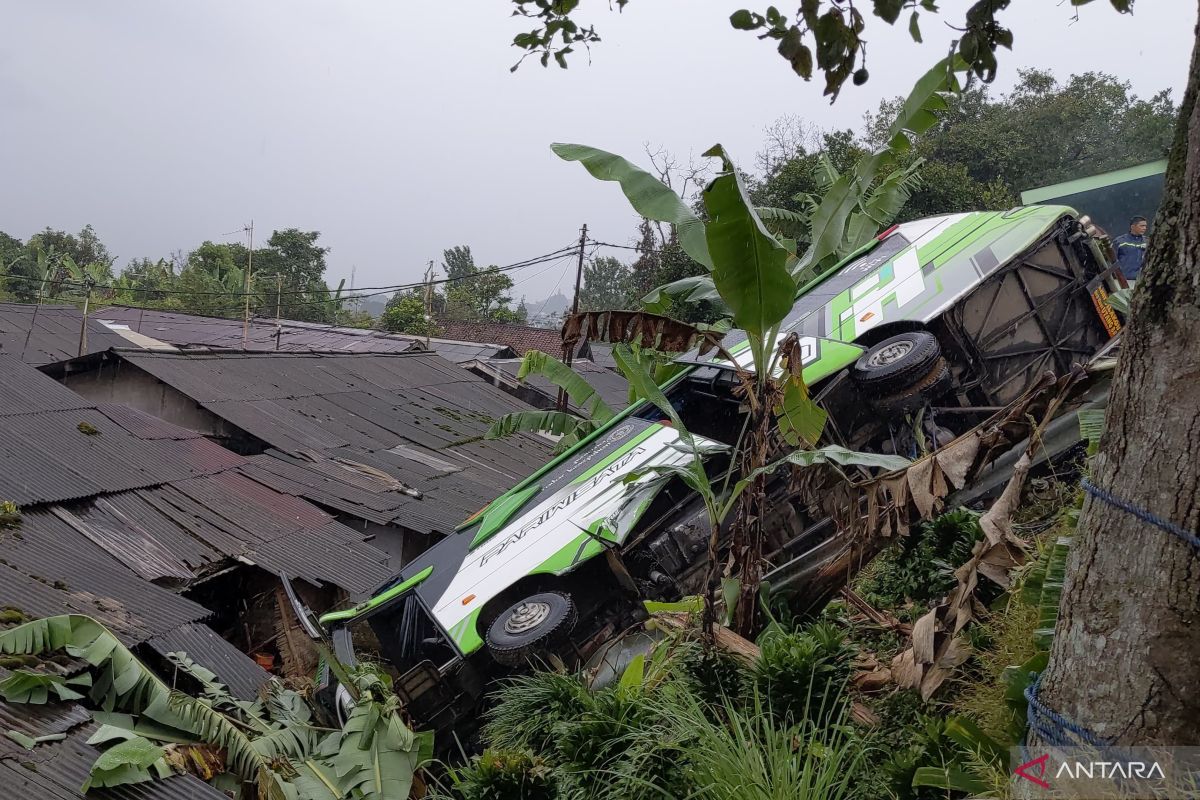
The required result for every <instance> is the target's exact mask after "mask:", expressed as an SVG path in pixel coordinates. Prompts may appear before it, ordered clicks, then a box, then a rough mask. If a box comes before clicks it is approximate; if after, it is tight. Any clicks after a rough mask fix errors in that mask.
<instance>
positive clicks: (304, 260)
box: [0, 225, 369, 324]
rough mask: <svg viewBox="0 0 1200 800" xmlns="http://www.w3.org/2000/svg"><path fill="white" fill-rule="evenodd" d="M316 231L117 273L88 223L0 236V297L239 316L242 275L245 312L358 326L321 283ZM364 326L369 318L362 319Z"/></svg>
mask: <svg viewBox="0 0 1200 800" xmlns="http://www.w3.org/2000/svg"><path fill="white" fill-rule="evenodd" d="M320 236H321V234H320V233H319V232H318V231H302V230H299V229H297V228H287V229H284V230H277V231H274V232H273V233H272V234H271V236H270V237H269V238H268V239H267V242H266V245H265V246H263V247H257V248H255V249H254V251H253V254H251V252H250V251H249V250H248V249H247V248H246V247H245V246H244V245H242V244H238V243H234V244H224V243H222V244H217V243H214V242H210V241H206V242H204V243H202V244H201V245H200V246H199V247H197V248H196V249H194V250H192V251H190V252H183V251H179V252H176V253H173V254H172V255H171V256H170V257H168V258H159V259H151V258H134V259H132V260H130V261H129V263H128V264H126V266H125V267H124V268H123V269H122V270H121V271H120V272H119V273H117V272H115V269H114V265H115V261H116V259H115V258H114V257H113V256H112V255H111V254H110V253H109V251H108V248H107V247H106V246H105V245H104V243H103V242H102V241H101V240H100V238H99V236H98V235H97V234H96V231H95V230H94V229H93V228H92V226H91V225H87V226H85V227H84V228H83V230H81V231H79V233H77V234H72V233H67V232H66V231H61V230H53V229H51V228H46V229H45V230H43V231H41V232H39V233H35V234H33V235H32V236H30V237H29V238H28V239H27V240H25V241H21V240H20V239H18V238H16V237H14V236H12V235H10V234H7V233H3V232H0V293H2V294H3V296H4V297H6V298H7V299H10V300H16V301H19V302H26V303H33V302H38V301H42V302H78V301H79V300H80V299H82V297H83V296H84V295H90V298H91V301H92V302H93V303H94V304H96V305H97V306H98V305H103V304H124V305H131V306H142V307H146V308H154V309H161V310H165V311H182V312H186V313H191V314H203V315H206V316H215V317H230V318H236V317H241V316H242V314H243V313H244V309H245V297H246V288H245V287H246V269H247V268H248V267H251V264H250V262H251V255H253V264H252V267H251V272H250V282H249V284H250V310H251V313H252V314H254V315H258V316H272V317H273V316H275V315H276V313H278V314H279V315H280V316H282V317H285V318H288V319H298V320H303V321H309V322H340V323H344V324H347V323H348V324H353V323H355V322H362V320H360V319H358V318H356V315H355V314H354V313H353V312H350V311H347V310H346V308H345V305H346V299H345V298H343V296H342V290H341V286H339V287H338V288H336V289H331V288H330V287H329V286H328V285H327V284H326V282H325V277H324V276H325V270H326V263H325V254H326V253H328V252H329V249H328V248H326V247H322V246H320V245H319V244H318V240H319V239H320ZM367 321H368V322H369V318H368V320H367Z"/></svg>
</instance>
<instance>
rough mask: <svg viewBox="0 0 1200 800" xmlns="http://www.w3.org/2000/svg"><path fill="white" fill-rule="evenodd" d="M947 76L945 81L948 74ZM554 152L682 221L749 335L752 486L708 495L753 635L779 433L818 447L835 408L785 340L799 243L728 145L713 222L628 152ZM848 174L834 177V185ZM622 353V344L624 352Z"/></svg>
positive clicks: (666, 217)
mask: <svg viewBox="0 0 1200 800" xmlns="http://www.w3.org/2000/svg"><path fill="white" fill-rule="evenodd" d="M938 74H939V75H941V76H942V77H943V78H944V76H945V70H944V69H943V70H942V71H941V72H939V73H938ZM553 149H554V151H555V152H556V153H557V154H558V155H559V156H560V157H562V158H564V159H567V160H572V161H580V162H581V163H582V164H583V166H584V167H585V168H586V169H587V170H588V171H589V172H590V173H591V174H592V175H594V176H596V177H598V178H600V179H602V180H609V181H616V182H617V183H619V184H620V186H621V189H622V190H623V192H624V194H625V195H626V197H627V198H628V199H629V200H630V202H631V204H632V205H633V206H634V209H635V210H637V211H638V213H640V214H642V215H643V216H647V217H650V218H651V219H660V220H661V221H664V222H671V223H673V224H675V225H677V226H678V228H679V231H680V234H679V237H680V242H681V244H682V245H683V247H684V248H685V250H687V252H688V253H689V254H690V255H691V256H692V257H693V258H694V259H696V260H697V261H699V262H700V263H702V264H705V265H706V266H707V267H708V268H709V274H708V275H707V276H704V278H706V279H707V281H708V283H709V284H710V288H707V289H705V290H704V291H707V292H712V293H715V294H716V295H717V296H718V297H719V298H720V300H721V301H722V302H723V303H724V305H725V306H726V307H727V308H728V309H729V312H730V316H731V317H732V322H733V325H734V327H736V328H739V329H740V330H741V331H743V332H744V334H745V336H746V344H747V348H748V353H749V363H748V364H741V365H740V366H738V368H737V369H738V376H739V378H740V381H741V384H742V392H743V397H744V399H745V405H746V408H747V419H746V422H745V426H744V428H743V433H742V435H741V438H740V439H739V441H738V443H737V446H736V448H735V456H734V462H735V463H734V468H735V470H736V472H737V473H738V474H740V475H742V476H745V477H744V479H743V480H745V481H747V482H746V483H745V484H742V485H741V486H740V488H739V489H738V491H737V492H736V493H735V495H736V496H735V497H734V499H735V500H736V504H735V503H726V504H724V505H712V504H709V499H710V498H708V497H707V496H706V504H707V505H708V506H709V512H710V523H711V524H713V537H714V545H713V548H712V549H713V550H715V537H716V535H717V525H718V524H719V523H720V522H721V521H722V519H723V516H724V514H727V513H730V511H733V510H736V515H735V517H734V520H733V524H732V530H733V545H732V564H731V574H730V575H728V576H726V577H728V578H733V579H736V580H737V581H738V582H739V584H740V587H741V588H740V597H739V599H738V601H737V614H738V616H737V618H736V622H737V625H736V627H737V629H738V630H739V631H741V632H742V633H744V634H748V633H749V632H750V631H751V630H752V629H753V628H754V627H755V623H756V620H755V617H756V613H757V603H755V602H753V598H754V597H755V596H756V595H757V592H758V586H759V583H760V581H761V576H762V561H763V559H762V544H763V534H764V531H763V519H764V517H765V513H764V512H765V508H764V507H763V506H764V498H765V480H766V476H767V474H768V473H769V472H770V471H773V469H771V470H768V469H766V468H767V467H768V466H771V465H770V464H769V461H770V457H771V450H772V443H771V434H772V431H774V430H778V431H779V432H780V433H781V434H782V435H783V437H784V439H785V440H786V441H787V443H788V444H789V445H790V446H791V447H793V448H804V449H806V450H812V449H814V448H816V447H817V444H818V441H819V439H820V437H821V433H822V430H823V428H824V425H825V412H824V411H823V410H822V409H820V408H819V407H818V406H817V405H816V404H815V403H813V402H812V400H811V399H810V398H809V396H808V387H807V386H806V385H805V383H804V377H803V368H802V363H801V357H800V350H799V346H798V341H797V338H796V337H795V335H791V336H789V337H788V339H787V340H785V341H783V342H779V341H778V336H779V326H780V323H782V321H783V320H784V318H785V317H786V316H787V314H788V312H789V311H791V309H792V305H793V303H794V298H795V295H796V291H797V281H796V277H795V270H794V267H795V264H796V263H797V259H796V257H795V253H794V245H792V248H791V249H789V244H790V243H789V242H787V241H785V240H783V239H781V238H780V237H777V236H776V235H774V234H773V233H772V232H771V231H770V230H769V229H768V227H767V226H766V224H765V223H764V221H763V220H762V218H761V217H760V216H759V214H758V213H757V211H756V210H755V208H754V206H753V204H752V203H751V202H750V198H749V195H748V193H747V191H746V188H745V186H744V184H743V183H742V179H741V177H740V175H739V174H738V171H737V170H736V168H735V167H734V164H733V161H732V159H731V158H730V157H729V155H728V153H726V151H725V150H724V148H723V147H721V146H720V145H716V146H715V147H713V148H711V149H710V150H708V151H707V152H706V153H705V155H706V156H708V157H712V158H716V159H719V160H720V164H721V166H720V171H719V172H718V173H717V175H716V177H715V178H714V179H713V180H712V182H711V183H710V184H709V185H708V186H707V187H706V188H705V190H704V193H703V195H702V199H703V204H704V209H705V211H706V213H707V217H708V219H707V221H703V222H702V221H700V220H699V218H697V217H695V215H694V214H693V213H692V211H691V210H690V209H688V208H687V207H686V206H685V205H684V204H683V203H682V202H681V201H679V198H678V197H676V196H675V194H674V192H673V191H671V190H670V189H669V188H668V187H666V186H665V185H663V184H662V183H660V182H659V181H658V180H657V179H655V178H653V176H651V175H649V174H648V173H646V172H644V171H642V170H640V169H638V168H637V167H635V166H634V165H632V164H631V163H629V162H628V161H626V160H624V159H622V158H620V157H618V156H614V155H612V154H611V153H606V152H604V151H601V150H596V149H594V148H589V147H586V146H583V145H554V148H553ZM840 180H842V179H841V178H839V179H835V180H834V183H833V188H836V187H837V186H838V182H839V181H840ZM868 183H869V181H868ZM831 191H832V189H831ZM656 214H657V216H655V215H656ZM815 218H816V217H814V219H815ZM701 233H702V234H703V236H702V237H701V235H700V234H701ZM693 298H694V294H693ZM618 353H619V351H618V350H614V356H616V355H617V354H618ZM618 363H621V361H620V360H618ZM734 363H735V365H736V364H737V363H738V362H736V361H735V362H734ZM623 371H625V369H624V367H623ZM626 377H627V378H629V379H630V382H631V385H633V386H634V387H635V388H640V391H641V393H642V396H643V397H646V398H647V399H650V400H652V401H653V402H655V403H656V404H658V405H660V407H662V408H663V411H664V413H668V414H672V413H673V412H669V411H667V408H666V407H663V406H662V405H661V404H660V400H661V392H660V391H657V386H653V387H651V386H650V385H649V384H648V383H647V382H646V381H645V380H643V379H641V378H635V371H634V370H632V368H630V374H627V375H626ZM651 383H652V382H651ZM664 402H665V401H664ZM667 405H668V406H669V404H667ZM672 419H673V420H675V419H676V417H675V416H672ZM682 436H683V434H682V433H681V437H682ZM686 441H687V440H685V442H686ZM693 471H694V472H695V474H694V475H692V476H691V479H690V480H689V479H687V478H685V480H688V482H689V485H692V486H693V488H695V487H696V486H698V485H699V484H700V483H701V482H702V479H701V475H702V474H703V469H702V468H701V467H700V466H699V465H695V466H694V470H693ZM681 477H682V476H681ZM698 491H699V490H698ZM710 494H711V493H710ZM702 496H705V495H704V493H703V492H702ZM717 512H720V513H717ZM715 555H716V554H715V552H710V557H711V558H710V565H712V566H713V569H714V571H713V573H712V574H710V577H709V582H708V593H707V594H708V609H709V612H708V614H707V615H706V616H707V619H708V620H709V621H710V622H711V619H712V612H711V609H712V605H713V598H714V597H715V589H716V584H717V583H718V581H719V578H720V576H719V575H718V574H717V573H716V571H715V567H716V558H715Z"/></svg>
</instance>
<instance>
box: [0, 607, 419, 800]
mask: <svg viewBox="0 0 1200 800" xmlns="http://www.w3.org/2000/svg"><path fill="white" fill-rule="evenodd" d="M59 651H65V652H66V653H67V654H69V655H71V656H74V657H76V658H81V659H83V660H84V661H86V662H87V664H88V666H89V669H88V670H87V671H86V672H83V673H81V674H79V675H76V676H74V677H70V678H64V677H61V676H58V675H54V674H48V673H44V672H35V671H32V670H28V669H17V670H14V671H13V672H12V674H11V675H10V676H9V677H7V678H6V679H4V680H3V681H0V697H3V698H4V700H5V701H7V702H9V703H33V704H42V703H46V702H51V701H56V700H72V701H78V702H81V703H84V704H85V705H87V706H88V707H89V708H92V709H93V711H92V715H93V717H94V718H95V719H96V720H97V721H98V722H100V723H101V727H100V729H99V730H98V731H97V732H96V734H95V735H94V736H93V737H92V738H91V739H90V740H89V743H90V744H94V745H98V746H99V745H109V747H108V749H106V750H105V751H104V752H103V754H102V755H101V756H100V758H99V759H98V760H97V761H96V763H95V764H94V765H93V767H92V769H91V772H90V775H89V778H88V782H87V784H85V786H84V791H86V790H87V789H88V788H90V787H101V786H116V785H121V784H127V783H139V782H143V781H148V780H153V779H155V778H156V777H165V776H167V775H170V774H173V773H174V772H176V771H179V770H180V769H181V768H183V767H184V765H185V764H186V765H187V766H188V768H189V769H190V771H193V772H196V773H197V774H199V775H200V777H202V778H204V779H206V780H209V781H210V782H211V783H213V784H214V785H216V786H218V787H220V788H222V789H223V790H227V791H233V792H236V793H238V794H239V796H240V797H243V798H247V800H249V798H252V797H253V798H258V799H259V800H343V799H349V798H355V799H361V800H395V799H397V798H398V799H400V800H403V798H406V797H408V796H409V792H410V789H411V788H412V785H413V780H414V776H415V773H416V770H417V769H418V767H419V766H420V765H421V764H422V763H423V762H424V761H426V760H428V758H429V756H430V755H431V750H432V747H431V739H430V738H429V737H428V736H425V735H421V734H415V733H413V732H412V731H411V730H409V729H408V727H407V726H406V725H405V724H404V722H403V719H402V717H401V714H400V701H399V699H398V698H397V697H396V695H395V694H394V693H393V692H392V691H391V688H390V680H389V679H387V678H386V676H384V675H381V674H380V673H378V672H376V671H375V670H373V669H371V668H369V667H368V668H362V669H359V670H356V671H355V672H354V673H352V674H351V675H350V687H349V688H351V690H352V695H353V696H354V698H355V702H354V706H353V709H352V711H351V714H350V718H349V719H348V720H347V722H346V725H345V727H344V728H343V729H341V730H334V731H331V732H326V730H325V729H322V728H319V727H317V726H316V724H315V723H314V722H313V720H312V714H311V711H310V709H309V707H308V705H307V703H306V701H305V700H304V698H303V697H302V696H301V695H299V694H298V693H296V692H294V691H292V690H290V689H286V688H284V686H283V685H282V683H281V682H280V681H278V680H277V679H272V680H271V681H270V682H269V683H268V684H267V686H266V688H265V690H264V695H263V699H261V700H257V701H254V702H248V701H244V700H239V699H237V698H234V697H233V696H232V695H230V693H229V691H228V689H226V688H225V686H224V685H222V684H221V683H219V682H218V680H217V677H216V675H214V674H213V673H212V672H210V671H208V670H207V669H205V668H203V667H201V666H199V665H198V664H195V663H194V662H193V661H191V659H189V658H187V656H186V654H183V653H173V654H170V655H169V656H168V658H169V660H170V661H171V663H172V665H173V666H174V667H175V669H176V670H177V671H178V672H179V673H182V674H185V675H188V676H190V677H191V678H192V679H193V680H194V681H195V682H196V683H197V684H198V685H199V686H200V691H199V693H198V696H196V697H192V696H189V695H186V694H184V693H182V692H180V691H178V690H176V689H173V688H172V687H171V686H168V685H167V684H166V683H165V682H164V681H163V680H162V679H161V678H160V677H159V676H158V675H157V674H155V673H154V672H153V671H152V670H150V669H149V668H148V667H147V666H146V665H145V664H143V663H142V662H141V661H140V660H138V658H137V657H136V656H134V654H133V653H132V652H130V650H129V649H128V648H126V647H125V646H124V645H123V644H121V642H120V640H119V639H118V638H117V637H116V636H115V635H114V634H113V633H112V632H111V631H109V630H108V629H107V628H105V627H104V626H103V625H101V624H100V623H98V622H96V621H95V620H94V619H92V618H90V617H86V616H82V615H74V614H71V615H63V616H56V617H48V618H45V619H38V620H33V621H30V622H26V623H23V624H21V625H17V626H15V627H13V628H10V629H8V630H6V631H3V632H0V654H5V655H28V656H48V655H51V654H53V653H56V652H59ZM114 743H115V744H114ZM36 744H37V743H36V742H32V743H27V745H26V746H36ZM197 766H199V769H197V768H196V767H197Z"/></svg>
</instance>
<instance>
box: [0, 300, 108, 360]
mask: <svg viewBox="0 0 1200 800" xmlns="http://www.w3.org/2000/svg"><path fill="white" fill-rule="evenodd" d="M89 316H90V315H89ZM82 326H83V314H82V313H81V312H80V311H79V310H78V309H77V308H75V307H74V306H66V305H48V304H45V303H43V304H42V305H40V306H39V305H33V304H30V303H0V352H3V353H6V354H8V355H11V356H14V357H15V358H18V359H20V360H21V361H24V362H25V363H26V364H33V365H41V364H50V363H52V362H55V361H65V360H67V359H68V358H75V357H76V356H78V355H80V353H79V331H80V328H81V327H82ZM123 344H125V340H124V339H122V338H121V337H120V336H118V335H116V334H115V333H113V332H112V331H110V330H109V329H108V328H106V327H105V326H103V325H101V324H100V323H99V322H97V321H96V319H95V318H94V317H91V318H89V319H88V323H87V342H86V343H85V346H84V351H83V352H84V353H85V354H86V353H99V352H101V351H103V350H107V349H109V348H110V347H120V346H122V345H123Z"/></svg>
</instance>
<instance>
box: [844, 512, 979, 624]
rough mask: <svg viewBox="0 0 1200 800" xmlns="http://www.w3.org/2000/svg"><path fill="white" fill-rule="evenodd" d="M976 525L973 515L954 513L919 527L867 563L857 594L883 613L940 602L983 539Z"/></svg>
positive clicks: (976, 521) (976, 518)
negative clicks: (908, 603)
mask: <svg viewBox="0 0 1200 800" xmlns="http://www.w3.org/2000/svg"><path fill="white" fill-rule="evenodd" d="M978 520H979V515H978V514H977V513H975V512H973V511H970V510H968V509H965V508H959V509H955V510H953V511H948V512H946V513H945V514H942V515H941V516H939V517H937V518H935V519H933V520H929V521H927V522H922V523H921V524H920V525H918V526H917V527H916V529H915V530H913V531H912V532H910V533H909V535H908V536H906V537H904V538H903V539H901V540H900V541H899V542H898V543H897V544H896V545H893V547H892V549H891V550H888V551H887V552H885V553H883V554H882V555H880V556H879V557H878V558H876V559H875V561H874V562H872V564H871V565H870V567H869V568H868V569H867V570H865V571H864V573H863V574H862V575H861V576H860V578H859V579H858V583H857V586H856V588H857V590H858V592H859V593H860V594H862V596H863V597H864V598H865V599H866V600H867V602H869V603H871V604H872V605H874V606H875V607H876V608H888V609H900V608H902V607H903V606H904V605H905V604H906V603H907V602H908V601H912V602H915V603H917V604H918V605H922V606H923V605H924V604H925V603H927V602H928V601H930V600H934V599H937V598H940V597H942V596H943V595H945V594H946V592H948V591H949V590H950V589H951V588H953V587H954V585H955V583H956V581H955V578H954V575H953V572H954V570H955V569H957V568H958V567H959V566H960V565H962V564H963V563H965V562H966V560H967V559H968V558H970V556H971V548H972V547H974V545H975V542H976V541H977V540H978V539H979V537H980V536H982V531H980V529H979V521H978Z"/></svg>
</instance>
